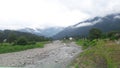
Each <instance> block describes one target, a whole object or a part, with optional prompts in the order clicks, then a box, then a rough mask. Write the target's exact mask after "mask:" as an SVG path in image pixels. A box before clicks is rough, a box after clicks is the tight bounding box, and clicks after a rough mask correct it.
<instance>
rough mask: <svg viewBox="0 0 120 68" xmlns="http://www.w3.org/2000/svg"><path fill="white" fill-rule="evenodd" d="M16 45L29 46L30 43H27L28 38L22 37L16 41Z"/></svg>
mask: <svg viewBox="0 0 120 68" xmlns="http://www.w3.org/2000/svg"><path fill="white" fill-rule="evenodd" d="M16 44H17V45H27V44H28V41H27V39H26V37H24V36H21V37H19V38H18V40H17V41H16Z"/></svg>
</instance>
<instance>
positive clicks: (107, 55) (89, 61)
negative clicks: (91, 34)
mask: <svg viewBox="0 0 120 68" xmlns="http://www.w3.org/2000/svg"><path fill="white" fill-rule="evenodd" d="M79 41H80V40H79ZM79 41H77V44H80V45H81V43H82V42H83V41H82V42H80V43H78V42H79ZM76 66H77V68H120V44H117V43H116V42H114V41H110V40H98V41H96V45H95V46H92V47H90V48H88V49H86V50H84V52H82V53H81V54H80V56H79V57H78V58H77V59H76V61H75V64H74V68H76Z"/></svg>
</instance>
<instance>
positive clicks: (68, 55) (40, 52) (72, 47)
mask: <svg viewBox="0 0 120 68" xmlns="http://www.w3.org/2000/svg"><path fill="white" fill-rule="evenodd" d="M80 52H81V48H80V47H79V46H77V45H76V44H75V43H74V42H71V43H67V44H66V43H62V42H61V41H54V42H53V43H50V44H46V45H45V47H44V48H36V49H30V50H26V51H21V52H15V53H7V54H0V66H14V67H23V68H66V66H67V65H68V64H69V63H70V62H71V61H72V60H73V59H74V58H75V57H76V56H77V55H78V54H79V53H80Z"/></svg>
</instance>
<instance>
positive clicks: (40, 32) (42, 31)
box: [17, 27, 64, 37]
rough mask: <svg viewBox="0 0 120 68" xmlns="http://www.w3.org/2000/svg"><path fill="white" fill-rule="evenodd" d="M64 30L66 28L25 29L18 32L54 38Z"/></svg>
mask: <svg viewBox="0 0 120 68" xmlns="http://www.w3.org/2000/svg"><path fill="white" fill-rule="evenodd" d="M63 29H64V27H49V28H44V29H40V28H35V29H33V28H23V29H19V30H17V31H20V32H28V33H32V34H36V35H38V36H45V37H52V36H53V35H55V34H57V33H58V32H60V31H62V30H63Z"/></svg>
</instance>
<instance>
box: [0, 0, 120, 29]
mask: <svg viewBox="0 0 120 68" xmlns="http://www.w3.org/2000/svg"><path fill="white" fill-rule="evenodd" d="M119 3H120V0H109V1H105V0H1V1H0V29H20V28H24V27H25V28H27V27H28V28H29V27H30V28H47V27H67V26H70V25H74V24H76V23H78V22H80V21H83V20H86V19H88V18H91V17H94V16H99V15H100V16H102V15H106V14H109V13H117V12H119V11H120V9H119V7H120V4H119Z"/></svg>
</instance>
